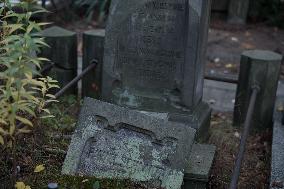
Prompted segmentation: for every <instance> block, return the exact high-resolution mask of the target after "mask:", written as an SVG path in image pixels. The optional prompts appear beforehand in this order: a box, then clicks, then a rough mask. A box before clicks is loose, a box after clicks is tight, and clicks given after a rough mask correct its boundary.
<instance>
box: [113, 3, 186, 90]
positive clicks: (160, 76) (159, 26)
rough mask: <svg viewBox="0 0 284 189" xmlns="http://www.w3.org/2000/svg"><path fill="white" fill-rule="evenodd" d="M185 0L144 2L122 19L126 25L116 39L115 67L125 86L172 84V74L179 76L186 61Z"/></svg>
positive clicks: (162, 85) (168, 86)
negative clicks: (126, 17) (140, 6)
mask: <svg viewBox="0 0 284 189" xmlns="http://www.w3.org/2000/svg"><path fill="white" fill-rule="evenodd" d="M184 2H185V1H182V0H179V1H177V2H173V1H169V0H163V1H161V0H159V1H151V2H145V4H144V6H143V7H142V8H140V9H139V10H138V11H137V12H134V13H132V14H131V15H130V16H129V18H128V19H126V20H125V21H124V22H123V23H124V25H125V29H124V30H123V31H122V33H121V35H120V37H119V38H117V42H116V44H117V47H116V50H117V52H116V60H115V65H116V66H115V67H116V68H118V69H119V70H120V73H121V75H122V80H123V84H124V85H125V86H128V87H130V88H136V89H137V88H138V89H143V90H147V89H150V90H153V89H155V88H156V89H158V88H170V89H171V88H173V86H174V84H175V83H174V82H175V81H174V79H173V78H175V77H176V76H177V75H178V77H180V70H181V66H182V65H183V61H184V44H185V38H184V33H183V32H184V31H185V29H184V27H185V26H184V25H185V24H184V19H185V3H184ZM125 31H126V33H125Z"/></svg>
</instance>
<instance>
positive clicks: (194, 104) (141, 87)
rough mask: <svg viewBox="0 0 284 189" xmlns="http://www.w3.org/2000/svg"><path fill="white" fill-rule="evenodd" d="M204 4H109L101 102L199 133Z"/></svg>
mask: <svg viewBox="0 0 284 189" xmlns="http://www.w3.org/2000/svg"><path fill="white" fill-rule="evenodd" d="M209 10H210V0H155V1H153V0H119V1H118V0H114V1H112V4H111V9H110V15H109V20H108V24H107V29H106V39H105V51H104V53H105V56H104V63H103V74H102V75H103V76H102V99H104V100H106V101H109V102H111V103H115V104H118V105H121V106H125V107H130V108H134V109H139V110H143V111H152V112H169V119H170V120H173V121H180V122H186V123H189V124H190V125H191V126H192V127H194V128H196V129H197V130H198V135H199V134H200V135H203V133H200V131H201V130H203V131H205V130H206V127H208V125H209V119H210V113H211V110H210V108H209V106H208V105H207V104H205V103H203V102H202V91H203V79H204V78H203V73H204V64H205V52H206V43H207V33H208V17H209V16H208V15H209Z"/></svg>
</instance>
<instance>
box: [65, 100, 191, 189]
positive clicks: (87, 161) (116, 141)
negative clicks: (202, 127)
mask: <svg viewBox="0 0 284 189" xmlns="http://www.w3.org/2000/svg"><path fill="white" fill-rule="evenodd" d="M77 125H78V127H77V129H76V131H75V133H74V135H73V138H72V142H71V145H70V147H69V150H68V153H67V157H66V159H65V162H64V166H63V170H62V173H63V174H71V175H86V176H94V177H97V178H110V179H130V180H133V181H137V182H146V183H147V184H149V186H154V187H163V188H166V189H178V188H180V187H181V185H182V182H183V177H184V169H185V167H186V165H187V163H188V162H187V161H188V159H189V156H190V151H191V147H192V145H193V141H194V137H195V129H192V128H190V127H189V126H186V125H183V124H178V123H174V122H170V121H166V120H164V119H159V118H157V117H156V116H150V115H147V114H145V113H142V112H139V111H135V110H130V109H127V108H123V107H120V106H116V105H113V104H109V103H105V102H102V101H98V100H94V99H91V98H86V99H85V100H84V105H83V107H82V110H81V113H80V116H79V121H78V124H77Z"/></svg>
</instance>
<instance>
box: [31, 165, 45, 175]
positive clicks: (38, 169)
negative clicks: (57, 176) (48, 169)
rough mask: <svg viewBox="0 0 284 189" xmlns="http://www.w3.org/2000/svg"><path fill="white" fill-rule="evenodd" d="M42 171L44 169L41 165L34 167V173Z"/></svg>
mask: <svg viewBox="0 0 284 189" xmlns="http://www.w3.org/2000/svg"><path fill="white" fill-rule="evenodd" d="M44 169H45V167H44V166H43V165H38V166H36V168H35V170H34V172H35V173H39V172H41V171H43V170H44Z"/></svg>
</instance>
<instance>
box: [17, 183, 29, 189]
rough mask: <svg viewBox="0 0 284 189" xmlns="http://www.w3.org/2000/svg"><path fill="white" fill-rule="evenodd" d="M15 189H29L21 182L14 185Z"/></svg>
mask: <svg viewBox="0 0 284 189" xmlns="http://www.w3.org/2000/svg"><path fill="white" fill-rule="evenodd" d="M15 188H16V189H31V187H30V186H29V185H25V183H23V182H16V184H15Z"/></svg>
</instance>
